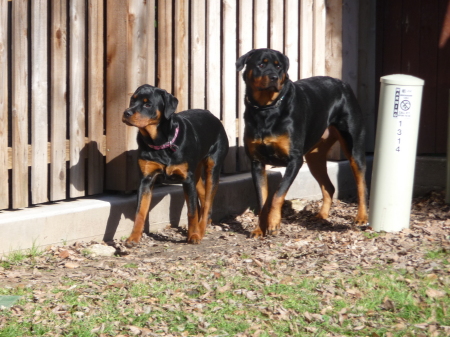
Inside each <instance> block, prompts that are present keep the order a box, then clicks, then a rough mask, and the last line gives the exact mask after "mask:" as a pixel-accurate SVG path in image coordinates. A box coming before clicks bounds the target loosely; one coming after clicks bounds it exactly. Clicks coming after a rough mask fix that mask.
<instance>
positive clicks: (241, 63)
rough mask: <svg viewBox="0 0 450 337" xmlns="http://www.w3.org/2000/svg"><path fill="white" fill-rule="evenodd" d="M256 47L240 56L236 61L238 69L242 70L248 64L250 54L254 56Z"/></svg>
mask: <svg viewBox="0 0 450 337" xmlns="http://www.w3.org/2000/svg"><path fill="white" fill-rule="evenodd" d="M254 51H255V49H252V50H250V51H249V52H248V53H247V54H244V55H242V56H241V57H240V58H238V59H237V61H236V70H237V71H241V70H242V69H244V66H245V65H246V64H247V61H248V60H249V58H250V56H252V54H253V52H254Z"/></svg>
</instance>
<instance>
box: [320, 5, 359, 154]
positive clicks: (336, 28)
mask: <svg viewBox="0 0 450 337" xmlns="http://www.w3.org/2000/svg"><path fill="white" fill-rule="evenodd" d="M342 1H343V0H335V1H328V2H327V6H326V22H325V75H328V76H331V77H334V78H339V79H342ZM316 38H317V36H316ZM319 43H321V41H319ZM315 57H320V56H319V55H317V54H316V55H315ZM316 64H319V63H316ZM319 67H320V68H318V69H322V65H321V64H320V66H319ZM320 71H321V70H320ZM317 75H322V73H320V72H319V73H317ZM353 88H355V87H353ZM327 158H328V159H331V160H341V159H345V155H344V153H343V151H341V146H340V144H339V142H336V143H335V144H334V145H333V146H332V147H331V149H330V151H329V153H328V157H327Z"/></svg>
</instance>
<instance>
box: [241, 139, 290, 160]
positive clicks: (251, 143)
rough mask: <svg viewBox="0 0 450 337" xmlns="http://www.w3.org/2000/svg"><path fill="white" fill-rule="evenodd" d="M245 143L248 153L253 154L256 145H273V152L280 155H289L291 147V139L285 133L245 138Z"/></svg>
mask: <svg viewBox="0 0 450 337" xmlns="http://www.w3.org/2000/svg"><path fill="white" fill-rule="evenodd" d="M246 143H247V148H248V151H249V153H250V155H254V154H255V152H257V148H258V146H261V145H265V146H271V147H273V148H274V151H275V153H276V154H278V156H280V157H287V156H289V152H290V149H291V140H290V138H289V136H288V135H287V134H284V135H280V136H269V137H264V138H263V139H261V138H259V139H246Z"/></svg>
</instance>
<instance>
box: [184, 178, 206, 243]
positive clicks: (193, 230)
mask: <svg viewBox="0 0 450 337" xmlns="http://www.w3.org/2000/svg"><path fill="white" fill-rule="evenodd" d="M183 191H184V198H185V199H186V205H187V209H188V212H187V213H188V237H187V241H188V243H194V244H198V243H200V241H201V240H202V238H203V236H202V235H201V233H200V229H199V221H198V219H199V212H198V195H197V189H196V181H195V177H193V176H191V177H189V178H188V179H186V180H185V181H184V182H183Z"/></svg>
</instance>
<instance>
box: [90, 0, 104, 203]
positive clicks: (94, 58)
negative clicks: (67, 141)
mask: <svg viewBox="0 0 450 337" xmlns="http://www.w3.org/2000/svg"><path fill="white" fill-rule="evenodd" d="M103 3H104V2H103V0H89V2H88V5H89V9H88V11H89V12H88V15H89V21H88V22H89V27H88V30H89V40H88V59H89V62H88V66H89V68H88V104H89V105H88V123H89V124H88V138H89V143H88V145H87V146H88V194H89V195H92V194H98V193H102V192H103V183H104V167H103V155H104V154H103V153H102V149H103V144H102V141H103V128H104V125H103V113H104V97H103V85H104V73H103V60H104V57H105V51H104V48H103V37H104V29H103V24H104V22H105V21H104V17H103Z"/></svg>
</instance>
